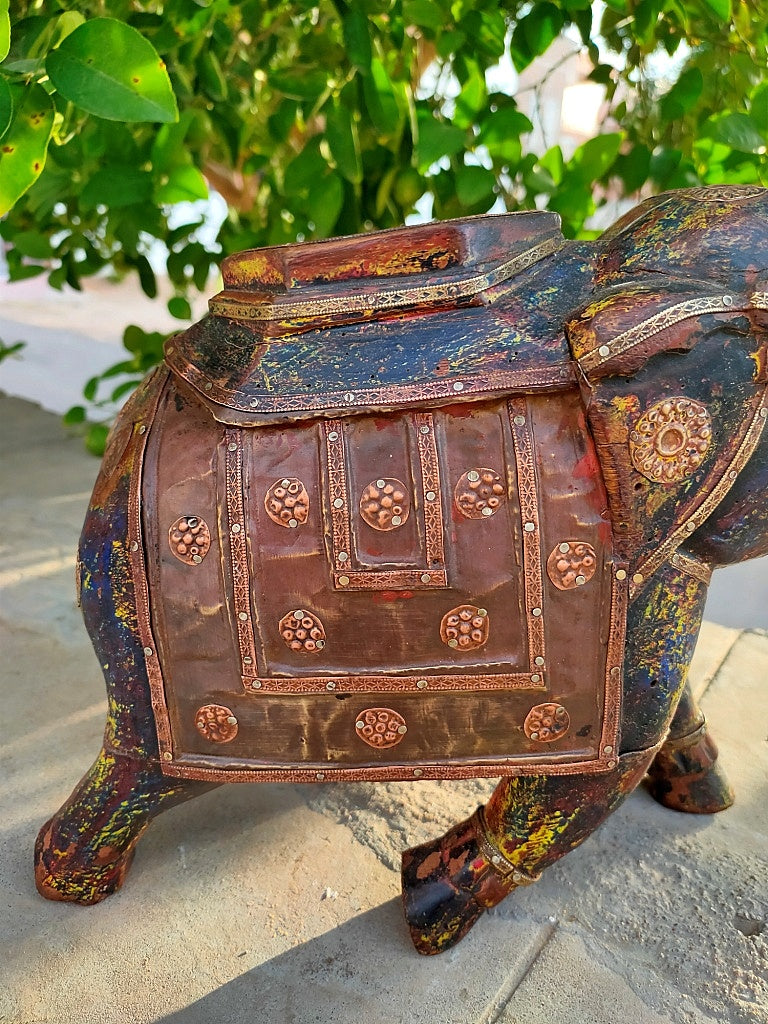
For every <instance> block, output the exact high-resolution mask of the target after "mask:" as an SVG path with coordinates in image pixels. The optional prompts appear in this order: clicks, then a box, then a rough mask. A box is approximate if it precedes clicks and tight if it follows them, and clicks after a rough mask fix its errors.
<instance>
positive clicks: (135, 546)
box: [131, 540, 139, 551]
mask: <svg viewBox="0 0 768 1024" xmlns="http://www.w3.org/2000/svg"><path fill="white" fill-rule="evenodd" d="M138 550H139V542H138V541H137V540H132V541H131V551H138Z"/></svg>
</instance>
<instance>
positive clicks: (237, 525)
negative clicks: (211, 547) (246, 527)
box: [232, 523, 241, 533]
mask: <svg viewBox="0 0 768 1024" xmlns="http://www.w3.org/2000/svg"><path fill="white" fill-rule="evenodd" d="M240 530H241V526H240V523H233V524H232V533H240Z"/></svg>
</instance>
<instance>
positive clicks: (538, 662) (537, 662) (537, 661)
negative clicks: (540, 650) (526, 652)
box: [533, 655, 544, 667]
mask: <svg viewBox="0 0 768 1024" xmlns="http://www.w3.org/2000/svg"><path fill="white" fill-rule="evenodd" d="M533 663H534V665H538V666H539V667H541V666H542V665H543V664H544V659H543V658H542V656H541V655H539V656H538V657H536V658H534V659H533Z"/></svg>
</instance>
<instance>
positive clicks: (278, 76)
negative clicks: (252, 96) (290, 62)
mask: <svg viewBox="0 0 768 1024" xmlns="http://www.w3.org/2000/svg"><path fill="white" fill-rule="evenodd" d="M269 84H270V85H271V86H272V88H273V89H277V90H279V91H280V92H282V93H284V94H285V95H286V96H289V97H290V98H291V99H294V100H316V99H317V98H318V96H320V94H321V93H322V92H323V91H324V90H325V88H326V87H327V85H328V75H327V73H326V72H325V71H321V70H320V69H319V68H316V69H311V68H282V69H279V70H277V71H272V72H270V75H269Z"/></svg>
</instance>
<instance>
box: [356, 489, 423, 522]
mask: <svg viewBox="0 0 768 1024" xmlns="http://www.w3.org/2000/svg"><path fill="white" fill-rule="evenodd" d="M410 511H411V499H410V495H409V494H408V488H407V487H406V486H405V484H404V483H403V482H402V481H401V480H396V479H395V478H394V477H380V478H379V479H378V480H372V481H371V483H369V484H368V486H367V487H366V488H365V490H364V491H363V493H362V495H361V496H360V515H361V516H362V517H363V520H364V522H366V523H367V524H368V525H369V526H370V527H372V528H373V529H374V530H381V531H382V532H386V531H388V530H396V529H397V528H398V526H402V525H403V523H404V522H405V521H406V519H407V518H408V516H409V515H410Z"/></svg>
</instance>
